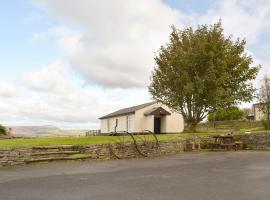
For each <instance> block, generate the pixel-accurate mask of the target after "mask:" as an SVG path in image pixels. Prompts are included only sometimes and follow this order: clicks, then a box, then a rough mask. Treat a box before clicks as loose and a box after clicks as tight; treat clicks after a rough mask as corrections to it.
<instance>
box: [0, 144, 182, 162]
mask: <svg viewBox="0 0 270 200" xmlns="http://www.w3.org/2000/svg"><path fill="white" fill-rule="evenodd" d="M137 145H139V148H140V149H144V151H145V152H147V156H146V157H154V156H160V155H168V154H176V153H179V152H182V151H183V150H184V143H183V141H181V140H179V141H178V140H175V141H162V142H159V147H158V149H153V148H151V146H150V147H149V149H146V148H147V147H146V146H145V145H143V144H137ZM140 145H141V146H140ZM112 148H114V152H112ZM137 148H138V147H137ZM137 148H136V146H135V145H134V144H133V143H129V144H125V146H124V156H123V158H139V157H145V156H143V155H141V154H140V153H139V152H138V150H137ZM122 150H123V149H119V147H118V146H117V145H115V144H91V145H84V146H73V145H64V146H48V147H33V148H20V149H0V167H4V166H13V165H22V164H27V163H35V162H50V161H57V160H86V159H88V160H109V159H117V158H118V157H117V156H116V155H115V154H118V153H120V151H122Z"/></svg>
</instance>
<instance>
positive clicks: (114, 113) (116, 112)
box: [99, 101, 157, 119]
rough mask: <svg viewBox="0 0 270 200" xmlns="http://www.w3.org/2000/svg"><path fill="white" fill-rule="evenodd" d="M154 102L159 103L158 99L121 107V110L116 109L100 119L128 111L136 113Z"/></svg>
mask: <svg viewBox="0 0 270 200" xmlns="http://www.w3.org/2000/svg"><path fill="white" fill-rule="evenodd" d="M154 103H157V101H151V102H148V103H143V104H139V105H136V106H131V107H126V108H122V109H119V110H117V111H114V112H112V113H109V114H107V115H104V116H102V117H100V118H99V119H105V118H110V117H116V116H120V115H125V114H128V113H134V112H135V111H137V110H140V109H142V108H144V107H146V106H150V105H152V104H154Z"/></svg>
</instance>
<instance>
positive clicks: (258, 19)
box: [197, 0, 270, 44]
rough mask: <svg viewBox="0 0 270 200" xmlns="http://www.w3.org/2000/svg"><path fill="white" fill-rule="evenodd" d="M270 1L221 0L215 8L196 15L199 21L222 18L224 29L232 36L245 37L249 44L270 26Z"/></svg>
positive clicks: (206, 21) (211, 21)
mask: <svg viewBox="0 0 270 200" xmlns="http://www.w3.org/2000/svg"><path fill="white" fill-rule="evenodd" d="M269 18H270V1H268V0H260V1H257V0H251V1H246V0H223V1H218V4H217V6H216V7H215V9H211V10H208V11H207V12H206V14H204V15H203V16H198V18H197V19H198V22H199V23H207V24H209V23H214V22H217V21H218V20H219V19H222V23H223V25H224V30H225V32H226V33H228V34H233V36H234V37H241V38H246V39H247V42H248V43H249V44H255V43H257V42H258V39H259V38H260V35H261V34H262V33H263V32H264V31H267V30H269V27H270V22H269Z"/></svg>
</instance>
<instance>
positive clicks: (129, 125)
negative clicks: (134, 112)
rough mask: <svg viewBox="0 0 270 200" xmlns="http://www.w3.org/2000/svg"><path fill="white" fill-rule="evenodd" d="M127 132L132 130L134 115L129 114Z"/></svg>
mask: <svg viewBox="0 0 270 200" xmlns="http://www.w3.org/2000/svg"><path fill="white" fill-rule="evenodd" d="M126 119H127V132H131V123H132V116H131V115H129V116H127V118H126Z"/></svg>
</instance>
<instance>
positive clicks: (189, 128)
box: [188, 122, 198, 133]
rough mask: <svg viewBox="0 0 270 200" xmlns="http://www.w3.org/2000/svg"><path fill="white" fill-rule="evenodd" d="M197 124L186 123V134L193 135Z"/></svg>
mask: <svg viewBox="0 0 270 200" xmlns="http://www.w3.org/2000/svg"><path fill="white" fill-rule="evenodd" d="M197 124H198V123H194V122H191V123H188V132H191V133H195V132H196V128H197Z"/></svg>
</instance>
